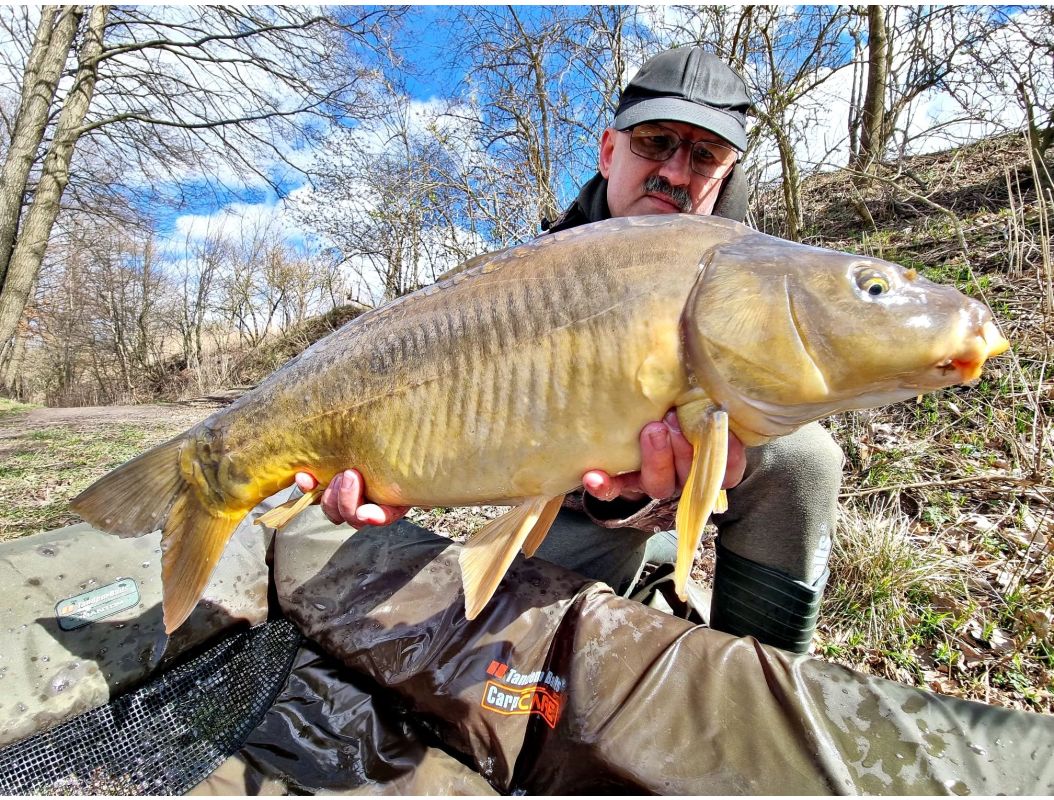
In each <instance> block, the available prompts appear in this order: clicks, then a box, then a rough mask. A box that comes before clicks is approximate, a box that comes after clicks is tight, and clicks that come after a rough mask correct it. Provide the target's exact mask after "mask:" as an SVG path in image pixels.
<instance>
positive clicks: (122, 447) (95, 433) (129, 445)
mask: <svg viewBox="0 0 1054 800" xmlns="http://www.w3.org/2000/svg"><path fill="white" fill-rule="evenodd" d="M0 413H3V411H0ZM18 413H24V408H23V409H14V410H13V411H12V412H11V414H14V415H17V414H18ZM12 419H16V418H14V417H8V420H9V421H11V420H12ZM15 429H16V428H15V427H14V426H9V428H8V430H9V431H12V430H15ZM181 429H182V426H181V424H180V426H165V425H151V426H138V425H128V424H123V425H113V426H105V427H101V428H99V429H97V430H76V429H72V428H69V427H66V426H55V427H50V428H41V429H32V430H27V431H25V432H23V433H20V434H17V435H15V436H13V437H9V438H6V439H3V440H0V541H5V540H8V539H16V538H18V537H21V536H28V535H30V534H33V533H38V532H40V531H46V530H52V529H54V528H60V527H62V526H64V525H70V524H73V523H75V522H79V521H80V518H79V517H78V516H77V515H76V514H74V513H73V512H72V511H70V509H69V500H70V498H72V497H74V496H75V495H77V494H78V493H79V492H80V491H81V490H82V489H84V488H85V487H87V486H88V485H89V484H90V483H91V482H92V481H94V480H95V479H96V478H99V477H101V476H102V475H104V474H105V473H106V472H108V471H109V470H111V469H113V468H114V467H116V466H118V465H119V464H122V463H124V462H125V461H127V460H128V459H130V458H132V457H134V456H136V455H138V454H139V453H141V452H143V451H144V450H147V449H148V448H149V447H151V446H153V445H155V444H159V443H160V442H162V441H164V440H165V439H167V438H168V437H170V436H171V435H172V434H173V433H176V432H177V431H178V430H181Z"/></svg>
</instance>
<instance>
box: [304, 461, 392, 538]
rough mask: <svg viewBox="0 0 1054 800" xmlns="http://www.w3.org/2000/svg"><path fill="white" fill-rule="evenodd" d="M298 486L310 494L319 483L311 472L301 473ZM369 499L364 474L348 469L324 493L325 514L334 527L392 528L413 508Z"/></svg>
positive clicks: (336, 476)
mask: <svg viewBox="0 0 1054 800" xmlns="http://www.w3.org/2000/svg"><path fill="white" fill-rule="evenodd" d="M296 485H297V486H299V487H300V491H302V492H304V493H305V494H306V493H307V492H310V491H311V490H312V489H314V488H315V487H316V486H318V481H317V480H316V479H315V476H314V475H312V474H311V473H309V472H298V473H297V474H296ZM365 500H366V493H365V486H364V483H363V480H362V474H361V473H360V472H359V471H358V470H355V469H346V470H344V471H343V472H338V473H337V474H336V475H335V476H334V477H333V480H331V481H330V482H329V486H327V487H326V491H324V492H323V493H322V513H323V514H325V515H326V517H327V518H329V521H330V522H332V523H333V524H334V525H340V524H341V523H342V522H346V523H348V524H349V525H351V527H353V528H360V527H362V526H363V525H391V524H392V523H393V522H395V521H396V520H399V519H402V518H403V517H404V516H405V515H406V512H407V511H409V510H410V507H409V506H382V505H377V504H375V503H367V502H365Z"/></svg>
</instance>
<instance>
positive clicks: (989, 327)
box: [934, 320, 1010, 383]
mask: <svg viewBox="0 0 1054 800" xmlns="http://www.w3.org/2000/svg"><path fill="white" fill-rule="evenodd" d="M1009 348H1010V342H1009V341H1007V339H1006V338H1005V337H1004V336H1003V334H1001V333H1000V332H999V329H998V328H997V327H996V326H995V323H994V322H992V321H991V320H986V321H985V323H984V324H983V325H982V326H981V330H980V331H979V332H978V333H977V335H975V336H974V337H972V338H971V339H970V340H969V341H968V342H967V343H966V344H964V345H963V347H962V348H961V349H960V350H959V352H957V353H956V354H955V355H952V356H949V357H948V358H945V359H944V360H942V361H940V362H938V363H937V364H936V365H934V369H937V370H939V371H940V373H941V375H942V376H946V375H947V374H948V373H949V372H951V371H952V370H955V371H956V372H957V373H958V376H959V380H958V381H957V382H958V383H969V382H970V381H974V380H977V379H978V378H979V377H981V368H982V367H983V366H984V362H985V361H987V360H988V359H989V358H994V357H995V356H998V355H1001V354H1002V353H1005V352H1006V351H1007V350H1008V349H1009Z"/></svg>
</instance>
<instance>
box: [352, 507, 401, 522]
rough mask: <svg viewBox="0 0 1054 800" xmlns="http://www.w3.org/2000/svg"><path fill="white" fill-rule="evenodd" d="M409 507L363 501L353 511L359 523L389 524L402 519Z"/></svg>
mask: <svg viewBox="0 0 1054 800" xmlns="http://www.w3.org/2000/svg"><path fill="white" fill-rule="evenodd" d="M408 510H409V509H408V508H406V507H404V506H382V505H378V504H377V503H365V504H363V505H361V506H359V508H358V511H356V512H355V522H356V524H359V525H391V524H392V523H393V522H396V521H397V520H400V519H402V518H403V517H404V516H405V515H406V512H407V511H408Z"/></svg>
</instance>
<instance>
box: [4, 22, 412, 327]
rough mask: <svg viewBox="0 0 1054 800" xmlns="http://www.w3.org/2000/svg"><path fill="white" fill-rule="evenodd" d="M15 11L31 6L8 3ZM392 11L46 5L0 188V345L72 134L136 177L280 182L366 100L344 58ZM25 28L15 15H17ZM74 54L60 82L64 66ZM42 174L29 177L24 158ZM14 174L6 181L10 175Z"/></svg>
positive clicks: (362, 83)
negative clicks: (194, 175) (326, 126)
mask: <svg viewBox="0 0 1054 800" xmlns="http://www.w3.org/2000/svg"><path fill="white" fill-rule="evenodd" d="M5 13H6V14H7V15H8V16H6V17H5V19H6V20H7V23H8V24H7V28H8V29H9V30H11V31H16V30H18V29H19V28H20V26H19V25H17V24H14V23H13V22H12V20H18V19H20V15H25V14H28V13H31V12H30V11H29V10H26V9H21V10H20V9H13V10H8V11H7V12H5ZM392 13H393V12H389V11H388V10H385V9H368V10H363V11H356V10H354V9H347V8H342V9H338V10H334V11H333V12H332V13H331V12H329V11H324V10H314V9H308V8H300V7H296V8H294V7H288V6H287V7H281V8H268V7H239V8H232V7H222V6H198V7H183V8H178V9H174V8H169V9H160V8H153V7H139V6H133V7H127V6H114V7H109V6H94V7H92V8H91V10H90V12H89V11H85V10H84V8H83V7H80V6H70V7H64V8H62V9H56V8H54V7H44V8H43V9H41V11H40V18H39V23H38V25H37V28H36V34H35V38H34V42H33V46H32V47H31V48H30V50H29V54H28V57H27V59H26V62H25V65H24V67H23V79H22V91H21V97H22V100H21V105H20V108H19V112H18V115H17V118H16V120H15V123H14V124H13V132H12V138H11V143H10V144H9V145H8V147H7V152H6V155H5V163H4V178H5V180H4V184H3V187H2V188H0V196H2V197H3V200H2V203H0V212H2V213H0V247H2V246H3V244H4V241H5V239H4V237H5V236H6V237H8V239H10V241H11V245H10V253H9V254H7V253H4V251H3V250H2V249H0V275H2V276H3V281H2V285H0V342H8V341H9V340H10V338H11V335H12V333H13V332H14V330H15V327H16V326H17V324H18V320H19V318H20V317H21V314H22V310H23V308H24V306H25V302H26V299H27V297H28V294H29V290H30V287H31V286H32V283H33V280H34V278H35V276H36V274H37V272H38V271H39V269H40V264H41V260H42V258H43V254H44V250H45V248H46V246H47V242H48V238H49V236H50V233H51V229H52V227H53V225H54V222H55V219H56V217H57V215H58V213H59V208H60V201H61V198H62V195H63V192H64V190H65V188H66V186H67V184H68V183H69V181H70V176H71V172H72V171H73V170H75V168H76V165H75V162H74V160H73V155H74V150H75V148H76V147H78V145H79V144H86V145H87V146H89V147H92V148H95V150H96V151H97V152H101V151H105V152H106V153H107V154H108V157H109V158H110V159H111V160H114V161H115V162H116V163H123V164H125V165H126V168H127V170H128V171H130V172H132V173H133V178H134V180H133V181H132V183H133V184H135V185H136V186H137V187H138V188H140V190H141V187H142V186H144V185H149V184H150V183H154V184H157V183H159V181H158V178H159V177H164V178H168V179H175V180H174V181H172V183H173V185H180V184H181V183H182V181H180V180H179V179H181V178H183V177H185V176H187V174H188V173H187V170H188V169H189V168H193V167H196V168H197V169H199V170H200V171H201V172H202V173H204V174H210V173H211V174H217V172H218V171H219V170H220V168H221V167H222V168H226V169H227V170H228V171H231V172H233V175H234V176H238V177H239V179H245V178H247V177H251V178H253V179H255V180H258V181H263V182H264V183H266V184H268V185H270V186H272V187H273V188H275V189H277V190H279V191H281V189H282V181H283V178H282V177H281V171H280V170H276V169H274V168H272V167H268V166H267V164H268V163H270V164H284V165H285V168H286V169H291V168H295V167H296V162H295V159H294V158H293V157H292V155H293V149H294V145H293V144H292V143H295V142H298V141H305V140H307V139H310V138H311V137H312V136H313V135H314V133H315V131H316V130H317V129H318V128H319V127H320V126H319V125H318V124H317V122H318V121H319V120H323V119H329V118H332V117H334V116H341V115H346V114H348V113H351V112H352V110H355V112H356V113H358V112H359V111H361V109H363V108H365V107H366V105H368V103H367V100H368V99H369V91H368V86H367V85H366V84H367V83H368V81H367V78H368V76H369V74H370V73H369V72H368V71H367V70H365V69H363V68H361V67H359V66H358V65H357V64H356V63H354V62H353V61H351V60H349V58H348V57H347V54H348V47H349V41H351V42H367V41H372V38H375V37H376V36H377V31H378V30H379V27H378V26H379V25H380V24H381V23H382V22H383V21H384V20H386V19H388V18H389V17H391V15H392ZM22 27H24V26H22ZM71 60H72V62H73V63H74V65H75V66H74V80H73V82H72V84H71V86H70V88H69V90H68V91H64V90H63V85H62V84H61V83H60V77H61V74H62V70H63V69H64V68H65V67H66V65H67V63H68V62H70V61H71ZM34 164H39V175H38V177H37V180H36V183H35V185H33V182H32V180H31V179H30V178H31V173H32V170H33V165H34ZM9 175H10V176H11V178H12V179H11V181H10V182H9V181H8V176H9Z"/></svg>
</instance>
